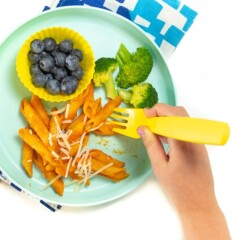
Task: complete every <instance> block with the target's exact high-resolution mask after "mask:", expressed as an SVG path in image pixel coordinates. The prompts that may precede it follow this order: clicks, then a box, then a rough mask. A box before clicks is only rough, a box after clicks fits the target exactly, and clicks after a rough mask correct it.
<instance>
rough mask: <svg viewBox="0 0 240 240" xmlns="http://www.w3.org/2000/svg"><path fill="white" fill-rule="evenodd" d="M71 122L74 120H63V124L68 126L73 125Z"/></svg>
mask: <svg viewBox="0 0 240 240" xmlns="http://www.w3.org/2000/svg"><path fill="white" fill-rule="evenodd" d="M71 122H72V120H63V121H62V123H63V124H68V123H71Z"/></svg>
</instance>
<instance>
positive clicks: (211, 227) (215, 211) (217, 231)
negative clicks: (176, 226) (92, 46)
mask: <svg viewBox="0 0 240 240" xmlns="http://www.w3.org/2000/svg"><path fill="white" fill-rule="evenodd" d="M180 219H181V221H182V226H183V231H184V233H185V239H186V240H202V239H207V240H231V236H230V233H229V230H228V227H227V223H226V220H225V217H224V215H223V213H222V211H221V209H220V208H219V207H218V206H216V207H213V208H212V209H210V210H208V211H206V210H194V211H191V212H188V213H186V212H185V213H180Z"/></svg>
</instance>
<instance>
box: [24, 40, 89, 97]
mask: <svg viewBox="0 0 240 240" xmlns="http://www.w3.org/2000/svg"><path fill="white" fill-rule="evenodd" d="M28 59H29V61H30V63H31V64H30V73H31V77H32V83H33V84H34V86H36V87H44V88H45V89H46V90H47V92H49V93H50V94H52V95H57V94H65V95H70V94H72V93H74V92H75V91H76V89H77V87H78V83H79V81H80V80H81V79H82V77H83V74H84V72H83V69H82V67H81V66H80V62H81V61H82V60H83V53H82V51H81V50H80V49H74V48H73V42H72V40H70V39H65V40H63V41H61V42H60V43H59V44H57V42H56V41H55V39H53V38H51V37H46V38H45V39H43V40H40V39H34V40H33V41H32V42H31V43H30V50H29V52H28Z"/></svg>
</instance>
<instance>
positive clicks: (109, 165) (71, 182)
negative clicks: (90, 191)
mask: <svg viewBox="0 0 240 240" xmlns="http://www.w3.org/2000/svg"><path fill="white" fill-rule="evenodd" d="M112 165H113V163H109V164H107V165H105V166H104V167H102V168H100V169H99V170H97V171H96V172H94V173H92V174H91V175H89V176H88V179H91V178H93V177H94V176H96V175H97V174H99V173H100V172H102V171H103V170H105V169H107V168H109V167H111V166H112ZM84 181H85V179H82V180H76V179H75V180H73V181H70V182H69V183H66V184H65V187H68V186H70V185H72V184H74V183H79V184H80V183H83V182H84Z"/></svg>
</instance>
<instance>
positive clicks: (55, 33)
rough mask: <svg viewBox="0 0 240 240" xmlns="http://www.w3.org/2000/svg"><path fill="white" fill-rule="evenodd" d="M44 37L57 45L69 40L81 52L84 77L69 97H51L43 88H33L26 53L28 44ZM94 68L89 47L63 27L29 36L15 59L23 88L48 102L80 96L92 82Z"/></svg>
mask: <svg viewBox="0 0 240 240" xmlns="http://www.w3.org/2000/svg"><path fill="white" fill-rule="evenodd" d="M46 37H52V38H54V39H55V40H56V42H57V43H59V42H61V41H63V40H65V39H71V40H72V41H73V47H74V48H77V49H81V51H82V52H83V60H82V61H81V62H80V66H81V67H82V68H83V71H84V75H83V78H82V79H81V80H80V81H79V84H78V88H77V90H76V91H75V92H74V93H73V94H71V95H64V94H59V95H51V94H50V93H48V92H47V91H46V90H45V89H44V88H38V87H35V86H34V85H33V83H32V80H31V74H30V62H29V60H28V52H29V50H30V43H31V41H32V40H34V39H40V40H43V39H44V38H46ZM94 68H95V60H94V54H93V51H92V48H91V46H90V45H89V44H88V42H87V41H86V40H85V39H84V37H83V36H81V35H80V34H79V33H78V32H76V31H74V30H72V29H69V28H65V27H52V28H46V29H43V30H41V31H39V32H36V33H34V34H33V35H31V36H30V37H29V38H28V39H27V40H26V41H25V43H24V44H23V45H22V47H21V49H20V50H19V53H18V55H17V59H16V69H17V74H18V77H19V78H20V80H21V82H22V83H23V84H24V86H25V87H26V88H27V89H28V90H29V91H30V92H32V93H33V94H35V95H37V96H38V97H40V98H41V99H44V100H46V101H50V102H63V101H67V100H71V99H72V98H74V97H76V96H77V95H79V94H81V93H82V92H83V91H84V90H85V89H86V88H87V86H88V85H89V83H90V82H91V80H92V77H93V74H94Z"/></svg>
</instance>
